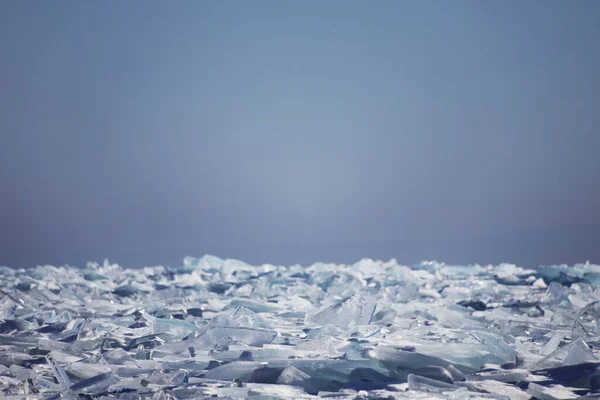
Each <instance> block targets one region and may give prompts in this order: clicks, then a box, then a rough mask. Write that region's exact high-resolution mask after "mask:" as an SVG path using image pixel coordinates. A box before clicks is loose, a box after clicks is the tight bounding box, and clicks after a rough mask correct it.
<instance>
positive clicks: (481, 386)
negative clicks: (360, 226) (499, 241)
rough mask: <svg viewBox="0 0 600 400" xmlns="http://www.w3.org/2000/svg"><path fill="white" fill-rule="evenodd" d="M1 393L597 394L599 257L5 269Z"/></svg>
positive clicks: (1, 271)
mask: <svg viewBox="0 0 600 400" xmlns="http://www.w3.org/2000/svg"><path fill="white" fill-rule="evenodd" d="M0 290H1V292H2V293H1V294H0V390H1V394H0V399H7V400H8V399H21V398H28V399H59V398H66V399H80V398H81V399H113V398H122V399H157V400H158V399H192V398H202V397H215V396H216V397H219V398H252V399H263V398H264V399H267V398H268V399H270V398H289V399H291V398H294V399H310V398H314V397H315V396H320V397H323V398H335V399H375V398H377V399H379V398H399V399H402V398H407V399H408V398H410V399H421V398H422V399H529V398H537V399H570V398H579V397H583V396H588V397H589V398H592V397H595V396H598V395H600V360H599V359H598V355H599V353H598V350H596V348H597V347H598V346H599V345H600V266H597V265H592V264H589V263H587V264H579V265H575V266H570V267H567V266H564V265H563V266H545V267H540V268H538V269H536V270H528V269H524V268H521V267H518V266H515V265H510V264H501V265H498V266H480V265H475V266H453V265H446V264H443V263H437V262H424V263H421V264H419V265H414V266H412V267H408V266H402V265H399V264H398V263H397V262H396V261H395V260H391V261H388V262H381V261H372V260H369V259H365V260H362V261H359V262H358V263H356V264H354V265H335V264H325V263H317V264H314V265H312V266H309V267H302V266H299V265H295V266H290V267H283V266H275V265H261V266H251V265H248V264H246V263H243V262H241V261H237V260H221V259H219V258H217V257H214V256H204V257H202V258H200V259H197V258H193V257H187V258H185V259H184V262H183V265H181V266H180V267H179V268H166V267H162V266H158V267H146V268H143V269H125V268H122V267H120V266H118V265H115V264H109V263H108V262H105V263H104V264H103V265H98V264H95V263H94V264H89V265H88V266H87V268H85V269H79V268H73V267H58V268H57V267H52V266H44V267H41V266H40V267H36V268H33V269H29V270H13V269H9V268H0Z"/></svg>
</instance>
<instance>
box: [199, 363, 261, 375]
mask: <svg viewBox="0 0 600 400" xmlns="http://www.w3.org/2000/svg"><path fill="white" fill-rule="evenodd" d="M262 365H264V364H262V363H260V362H255V361H234V362H231V363H229V364H225V365H221V366H219V367H217V368H214V369H211V370H210V371H208V372H207V373H206V374H205V375H204V377H205V378H208V379H218V380H234V379H241V380H247V379H248V378H250V375H251V374H252V373H253V372H254V370H256V369H258V368H260V367H261V366H262Z"/></svg>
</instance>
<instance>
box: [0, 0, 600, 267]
mask: <svg viewBox="0 0 600 400" xmlns="http://www.w3.org/2000/svg"><path fill="white" fill-rule="evenodd" d="M599 20H600V2H598V1H596V0H579V1H576V2H567V1H562V0H531V1H516V0H513V1H480V0H473V1H467V0H459V1H445V0H427V1H396V0H393V1H386V0H380V1H377V2H364V1H352V0H343V1H341V0H331V1H326V2H321V1H314V0H309V1H304V2H295V1H275V0H273V1H266V0H257V1H253V2H239V1H195V0H194V1H192V0H190V1H186V0H180V1H177V2H164V1H157V0H146V1H128V2H118V1H110V0H109V1H101V0H91V1H85V2H83V1H75V0H70V1H66V0H57V1H53V2H22V1H3V2H1V3H0V60H1V61H0V265H7V266H11V267H17V268H22V267H30V266H35V265H38V264H41V265H45V264H53V265H62V264H70V265H81V266H83V265H85V263H86V262H87V261H90V260H95V261H99V262H101V261H102V260H104V259H105V258H108V259H110V260H111V261H112V262H117V263H120V264H122V265H124V266H130V267H139V266H143V265H159V264H164V265H173V266H175V265H178V264H180V263H181V260H182V259H183V257H184V256H186V255H193V256H200V255H203V254H205V253H209V254H214V255H217V256H219V257H222V258H237V259H242V260H244V261H247V262H249V263H254V264H259V263H273V264H295V263H301V264H309V263H312V262H314V261H332V262H344V263H349V262H354V261H356V260H358V259H361V258H365V257H370V258H374V259H386V260H387V259H390V258H396V259H397V260H398V261H399V262H400V263H405V264H411V263H416V262H419V261H421V260H439V261H445V262H448V263H499V262H512V263H517V264H519V265H526V266H535V265H540V264H554V263H575V262H585V261H586V260H590V261H592V262H596V263H600V245H599V243H600V178H599V177H600V161H599V159H598V154H599V152H600V99H599V97H598V96H599V94H600V73H598V71H600V45H599V44H598V41H599V40H600V24H599V23H598V21H599Z"/></svg>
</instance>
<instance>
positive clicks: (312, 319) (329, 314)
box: [307, 294, 376, 327]
mask: <svg viewBox="0 0 600 400" xmlns="http://www.w3.org/2000/svg"><path fill="white" fill-rule="evenodd" d="M375 305H376V301H375V299H374V298H372V297H365V296H361V295H358V294H355V295H352V296H350V297H348V298H346V299H344V300H342V301H340V302H338V303H336V304H333V305H331V306H329V307H327V308H326V309H324V310H323V311H320V312H318V313H317V314H314V315H311V316H309V317H307V322H309V323H313V324H319V325H335V326H340V327H343V326H347V325H350V324H353V325H368V324H369V323H370V322H371V318H372V317H373V314H374V312H375Z"/></svg>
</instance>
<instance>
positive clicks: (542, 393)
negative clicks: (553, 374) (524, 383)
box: [527, 382, 579, 400]
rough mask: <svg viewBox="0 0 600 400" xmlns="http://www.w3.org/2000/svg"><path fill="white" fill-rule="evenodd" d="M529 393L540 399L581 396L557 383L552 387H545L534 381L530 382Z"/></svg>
mask: <svg viewBox="0 0 600 400" xmlns="http://www.w3.org/2000/svg"><path fill="white" fill-rule="evenodd" d="M527 393H529V394H530V395H532V396H533V397H535V398H536V399H538V400H568V399H577V398H579V396H577V395H576V394H575V393H573V392H572V391H571V390H569V389H567V388H565V387H564V386H560V385H555V386H551V387H544V386H542V385H538V384H537V383H534V382H531V383H530V384H529V387H528V388H527Z"/></svg>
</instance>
